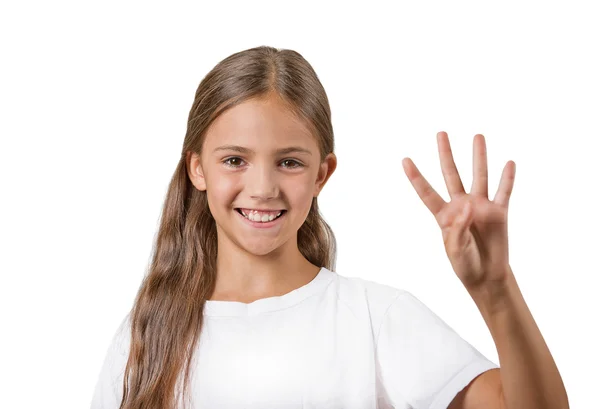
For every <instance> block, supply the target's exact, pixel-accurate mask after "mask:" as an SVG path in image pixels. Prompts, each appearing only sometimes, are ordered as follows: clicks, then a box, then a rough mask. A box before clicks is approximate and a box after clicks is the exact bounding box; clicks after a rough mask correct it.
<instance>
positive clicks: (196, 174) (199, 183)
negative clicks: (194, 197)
mask: <svg viewBox="0 0 600 409" xmlns="http://www.w3.org/2000/svg"><path fill="white" fill-rule="evenodd" d="M185 160H186V165H187V172H188V177H189V178H190V180H191V181H192V184H193V185H194V186H195V187H196V189H198V190H201V191H202V190H206V179H204V172H203V171H202V164H201V162H200V156H199V155H198V154H197V153H195V152H189V151H188V152H187V153H186V157H185Z"/></svg>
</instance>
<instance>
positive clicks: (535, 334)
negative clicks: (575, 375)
mask: <svg viewBox="0 0 600 409" xmlns="http://www.w3.org/2000/svg"><path fill="white" fill-rule="evenodd" d="M509 270H510V267H509ZM508 277H509V278H508V280H507V282H506V283H505V284H504V285H502V286H497V287H496V288H491V287H490V288H486V289H483V290H479V291H476V292H475V291H470V294H471V296H472V297H473V300H474V301H475V304H476V305H477V307H478V308H479V311H480V312H481V314H482V316H483V319H484V320H485V322H486V324H487V326H488V328H489V330H490V332H491V335H492V338H493V339H494V343H495V344H496V349H497V350H498V357H499V360H500V373H501V378H502V387H503V395H504V403H505V407H506V409H525V408H527V409H538V408H539V409H568V407H569V404H568V400H567V393H566V390H565V387H564V384H563V381H562V378H561V376H560V373H559V372H558V368H557V367H556V364H555V363H554V359H553V358H552V355H551V354H550V350H549V349H548V346H547V345H546V342H545V341H544V338H543V337H542V334H541V332H540V330H539V328H538V327H537V325H536V323H535V321H534V319H533V316H532V315H531V312H530V311H529V308H528V307H527V304H526V303H525V300H524V298H523V295H522V294H521V291H520V289H519V287H518V285H517V282H516V280H515V277H514V275H513V273H512V270H510V271H509V274H508Z"/></svg>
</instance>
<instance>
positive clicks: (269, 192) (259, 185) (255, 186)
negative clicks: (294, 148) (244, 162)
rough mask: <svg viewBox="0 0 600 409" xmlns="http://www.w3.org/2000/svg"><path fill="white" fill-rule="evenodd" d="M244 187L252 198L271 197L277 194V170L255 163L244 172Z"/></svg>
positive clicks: (264, 198)
mask: <svg viewBox="0 0 600 409" xmlns="http://www.w3.org/2000/svg"><path fill="white" fill-rule="evenodd" d="M245 184H246V188H247V189H248V191H249V192H250V197H252V198H253V199H262V200H266V199H271V198H276V197H277V196H278V195H279V178H278V176H277V170H276V169H273V167H272V166H268V165H256V166H254V167H253V169H251V171H250V172H246V180H245Z"/></svg>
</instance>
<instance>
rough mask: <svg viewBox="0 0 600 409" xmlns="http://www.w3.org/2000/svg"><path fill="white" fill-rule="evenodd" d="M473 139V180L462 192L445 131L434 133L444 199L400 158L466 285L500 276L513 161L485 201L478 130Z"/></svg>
mask: <svg viewBox="0 0 600 409" xmlns="http://www.w3.org/2000/svg"><path fill="white" fill-rule="evenodd" d="M473 145H474V150H473V165H474V166H473V185H472V187H471V191H470V192H469V193H468V194H467V193H466V192H465V190H464V187H463V184H462V181H461V179H460V176H459V174H458V171H457V169H456V165H455V163H454V159H453V157H452V151H451V149H450V143H449V141H448V135H447V134H446V133H445V132H440V133H438V150H439V154H440V162H441V166H442V172H443V175H444V180H445V182H446V186H447V187H448V192H449V193H450V197H451V200H450V202H449V203H448V202H446V201H444V200H443V199H442V198H441V197H440V195H439V194H438V193H437V192H436V191H435V190H434V189H433V188H432V187H431V185H430V184H429V183H428V182H427V180H425V178H424V177H423V176H422V175H421V173H420V172H419V170H418V169H417V167H416V166H415V165H414V163H413V162H412V161H411V160H410V159H409V158H406V159H404V160H403V162H402V164H403V166H404V171H405V172H406V175H407V176H408V179H409V180H410V182H411V184H412V185H413V187H414V188H415V190H416V191H417V194H418V195H419V197H420V198H421V200H422V201H423V203H424V204H425V205H426V206H427V208H428V209H429V210H430V212H431V213H432V214H433V215H434V217H435V219H436V221H437V223H438V225H439V226H440V228H441V232H442V237H443V239H444V247H445V249H446V254H447V255H448V258H449V260H450V263H451V264H452V267H453V269H454V271H455V273H456V274H457V276H458V277H459V279H460V280H461V281H462V282H463V284H464V285H465V286H466V287H467V288H475V287H478V286H480V285H481V284H484V283H487V282H491V281H501V280H503V279H504V278H505V274H506V271H507V269H506V267H507V266H508V233H507V216H508V202H509V199H510V194H511V191H512V187H513V184H514V174H515V167H514V162H512V161H510V162H508V163H507V165H506V166H505V168H504V171H503V173H502V178H501V181H500V186H499V188H498V192H497V193H496V196H495V197H494V200H493V201H490V200H489V199H488V181H487V157H486V156H487V155H486V147H485V139H484V138H483V135H479V134H478V135H475V138H474V141H473ZM467 202H468V203H469V204H470V211H469V212H468V215H467V218H466V220H464V222H462V223H461V219H460V214H461V211H462V210H463V208H464V206H465V204H467Z"/></svg>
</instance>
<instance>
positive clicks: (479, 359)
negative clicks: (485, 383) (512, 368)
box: [376, 291, 499, 409]
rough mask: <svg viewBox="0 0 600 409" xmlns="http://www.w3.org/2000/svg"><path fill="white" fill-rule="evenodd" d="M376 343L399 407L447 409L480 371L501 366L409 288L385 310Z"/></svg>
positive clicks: (384, 378) (385, 382) (383, 378)
mask: <svg viewBox="0 0 600 409" xmlns="http://www.w3.org/2000/svg"><path fill="white" fill-rule="evenodd" d="M376 342H377V361H378V377H379V381H380V382H381V384H382V386H383V388H384V390H385V394H386V395H387V399H388V400H389V403H390V404H392V405H393V407H396V408H407V407H408V408H414V409H447V407H448V405H449V404H450V402H451V401H452V399H454V397H455V396H456V395H457V394H458V392H460V391H461V390H462V389H464V387H465V386H467V385H468V384H469V383H470V382H471V381H472V380H473V379H474V378H475V377H476V376H477V375H479V374H481V373H483V372H485V371H487V370H490V369H493V368H498V367H499V366H498V365H497V364H495V363H494V362H492V361H490V360H489V359H487V358H486V357H485V356H484V355H482V354H481V353H480V352H479V351H478V350H477V349H475V348H474V347H473V346H472V345H471V344H469V343H468V342H467V341H465V340H464V339H463V338H461V337H460V336H459V335H458V334H457V333H456V332H455V331H454V330H453V329H452V328H450V327H449V326H448V325H447V324H446V323H445V322H444V321H443V320H442V319H441V318H440V317H438V316H437V315H436V314H435V313H434V312H433V311H431V310H430V309H429V308H427V307H426V306H425V305H424V304H423V303H422V302H421V301H419V300H418V299H417V298H416V297H415V296H414V295H412V294H411V293H409V292H408V291H401V292H400V294H398V296H397V297H396V298H395V299H394V301H393V302H392V304H391V305H390V306H389V308H388V309H387V311H386V312H385V315H384V317H383V321H382V323H381V327H380V329H379V333H378V335H377V341H376Z"/></svg>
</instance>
